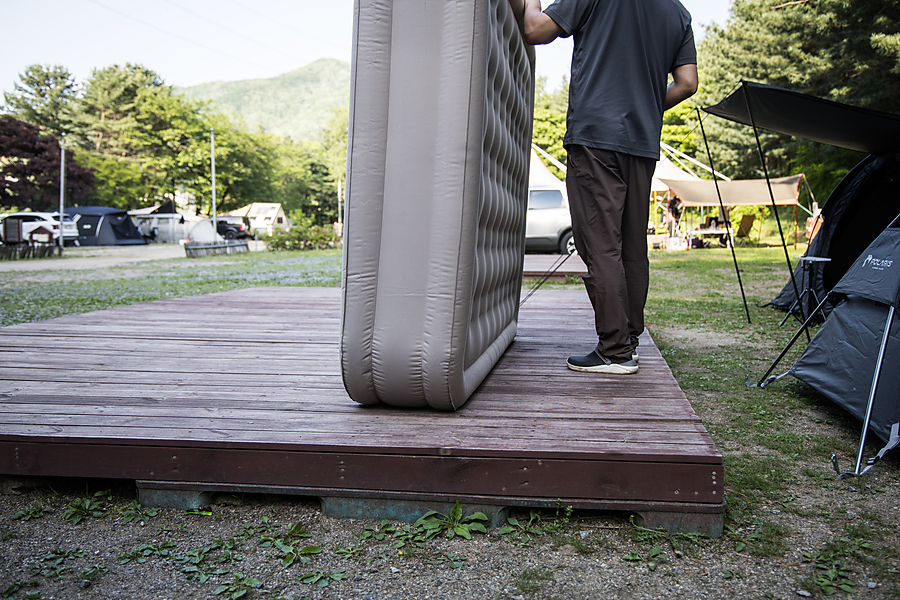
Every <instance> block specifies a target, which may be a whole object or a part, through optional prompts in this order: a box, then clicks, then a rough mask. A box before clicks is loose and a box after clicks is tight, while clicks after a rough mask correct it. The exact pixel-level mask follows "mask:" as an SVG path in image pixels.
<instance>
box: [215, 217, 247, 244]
mask: <svg viewBox="0 0 900 600" xmlns="http://www.w3.org/2000/svg"><path fill="white" fill-rule="evenodd" d="M216 231H217V232H218V234H219V235H221V236H222V237H223V238H225V239H226V240H237V239H245V238H252V237H253V232H252V231H250V219H248V218H247V217H237V216H233V215H221V216H217V217H216Z"/></svg>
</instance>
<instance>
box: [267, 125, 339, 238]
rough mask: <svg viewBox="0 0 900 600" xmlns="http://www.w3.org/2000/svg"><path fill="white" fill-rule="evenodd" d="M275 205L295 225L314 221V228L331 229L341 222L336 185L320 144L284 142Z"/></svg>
mask: <svg viewBox="0 0 900 600" xmlns="http://www.w3.org/2000/svg"><path fill="white" fill-rule="evenodd" d="M276 154H277V157H278V164H277V167H276V175H275V191H274V196H273V201H275V202H280V203H281V206H282V208H283V209H284V212H285V214H287V215H288V217H290V219H291V220H292V221H294V222H295V223H301V222H304V221H307V220H310V219H311V220H312V223H313V224H314V225H320V226H326V225H330V224H331V223H333V222H334V221H335V220H336V219H337V215H336V213H335V211H336V209H337V206H336V205H335V202H334V197H335V185H334V180H333V179H332V177H331V173H330V170H329V168H328V166H327V165H326V164H325V163H324V162H323V160H322V148H321V145H320V144H318V143H312V142H306V143H303V144H296V143H294V142H291V141H289V140H282V141H281V144H280V145H279V147H278V149H277V153H276Z"/></svg>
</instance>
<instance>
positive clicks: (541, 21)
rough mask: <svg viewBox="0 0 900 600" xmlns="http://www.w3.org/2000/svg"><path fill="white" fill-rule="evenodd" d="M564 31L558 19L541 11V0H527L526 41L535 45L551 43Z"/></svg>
mask: <svg viewBox="0 0 900 600" xmlns="http://www.w3.org/2000/svg"><path fill="white" fill-rule="evenodd" d="M562 33H563V30H562V27H560V26H559V25H557V24H556V21H554V20H553V19H551V18H550V17H548V16H547V15H545V14H544V13H543V12H541V0H525V41H526V42H527V43H529V44H531V45H533V46H537V45H539V44H549V43H550V42H552V41H553V40H555V39H556V38H558V37H559V36H560V35H561V34H562Z"/></svg>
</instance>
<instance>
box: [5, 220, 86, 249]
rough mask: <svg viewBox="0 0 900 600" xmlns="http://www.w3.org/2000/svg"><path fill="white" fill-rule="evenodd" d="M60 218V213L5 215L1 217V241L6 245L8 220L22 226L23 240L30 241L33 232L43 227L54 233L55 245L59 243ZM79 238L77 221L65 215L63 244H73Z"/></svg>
mask: <svg viewBox="0 0 900 600" xmlns="http://www.w3.org/2000/svg"><path fill="white" fill-rule="evenodd" d="M58 217H59V213H55V212H54V213H46V212H16V213H9V214H5V215H3V216H2V217H0V240H2V241H3V242H4V243H6V240H5V239H4V238H3V236H4V231H6V228H7V225H6V220H7V219H16V220H17V221H19V222H20V223H21V224H22V225H21V227H22V234H21V235H22V238H21V239H22V240H28V236H29V235H30V234H31V232H32V231H34V230H35V229H37V228H39V227H43V228H44V229H46V230H48V231H52V232H53V241H54V242H55V243H59V221H58V220H57V219H58ZM77 237H78V226H77V225H76V224H75V221H73V220H72V218H71V217H69V216H68V215H65V216H64V217H63V242H65V243H69V242H73V241H74V240H75V239H76V238H77Z"/></svg>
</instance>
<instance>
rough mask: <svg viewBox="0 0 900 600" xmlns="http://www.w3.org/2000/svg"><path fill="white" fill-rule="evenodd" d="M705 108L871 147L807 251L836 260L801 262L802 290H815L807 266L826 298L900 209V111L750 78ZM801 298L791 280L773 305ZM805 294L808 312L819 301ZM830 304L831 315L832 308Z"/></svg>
mask: <svg viewBox="0 0 900 600" xmlns="http://www.w3.org/2000/svg"><path fill="white" fill-rule="evenodd" d="M751 109H752V110H751ZM705 110H706V111H707V112H708V113H710V114H713V115H716V116H719V117H722V118H725V119H728V120H731V121H736V122H738V123H743V124H745V125H752V126H754V127H758V128H760V129H766V130H768V131H774V132H776V133H784V134H787V135H793V136H796V137H800V138H804V139H807V140H812V141H814V142H819V143H822V144H828V145H830V146H837V147H839V148H848V149H850V150H856V151H858V152H864V153H867V154H869V156H868V157H867V158H865V159H864V160H863V161H862V162H861V163H859V164H858V165H857V166H856V167H855V168H854V169H853V170H851V171H850V173H848V174H847V176H846V177H845V178H844V179H843V181H841V183H840V184H839V185H838V186H837V187H836V188H835V189H834V191H833V192H832V193H831V196H829V198H828V201H827V202H826V203H825V206H824V207H823V209H822V223H821V226H820V229H819V233H818V234H817V235H816V237H815V238H813V241H812V242H811V243H810V245H809V247H808V248H807V251H806V254H805V255H804V256H806V257H815V258H827V259H830V260H828V261H805V262H806V263H807V268H806V269H804V268H803V266H802V263H801V265H798V266H797V268H796V270H795V271H794V281H795V282H796V285H797V287H796V290H798V291H799V290H806V289H807V285H806V280H805V278H804V272H805V271H807V270H808V271H809V272H810V278H811V280H812V286H811V289H812V291H814V292H815V294H816V297H817V298H818V299H819V300H821V299H823V298H824V297H825V295H826V293H827V292H828V291H829V290H830V289H831V288H832V287H834V285H835V283H837V282H838V280H840V279H841V277H843V275H844V273H845V272H846V271H847V268H848V267H849V266H850V265H851V264H852V263H853V261H854V260H856V257H858V256H859V254H860V253H861V252H862V251H863V250H864V249H865V248H866V246H868V245H869V244H870V243H872V240H874V239H875V238H876V237H877V236H878V234H880V233H881V232H882V231H883V230H884V228H885V227H886V226H887V225H888V224H889V223H890V222H891V221H892V220H893V219H894V217H896V216H897V215H898V214H900V194H898V193H897V192H898V190H897V188H896V186H897V184H898V182H900V158H898V155H897V152H898V150H900V117H898V116H897V115H892V114H888V113H883V112H879V111H874V110H867V109H864V108H857V107H855V106H849V105H846V104H840V103H838V102H832V101H830V100H822V99H821V98H816V97H814V96H807V95H806V94H800V93H798V92H793V91H791V90H786V89H784V88H779V87H775V86H770V85H764V84H761V83H753V82H746V81H745V82H743V83H742V85H741V87H740V88H739V89H738V90H737V91H735V92H734V93H733V94H731V95H730V96H728V97H727V98H725V99H724V100H722V101H721V102H719V103H718V104H716V105H715V106H712V107H709V108H707V109H705ZM800 293H801V294H802V293H803V292H802V291H801V292H800ZM796 299H797V293H796V292H795V288H794V283H793V282H792V281H788V282H787V284H786V285H785V286H784V289H783V290H782V291H781V293H780V294H778V296H777V297H776V298H775V299H774V300H773V301H772V304H773V305H775V306H777V307H779V308H781V309H783V310H790V309H791V307H793V306H795V301H796ZM805 300H806V301H805V302H804V307H803V313H802V314H803V315H804V316H805V315H808V314H809V313H810V312H811V310H812V309H814V308H815V301H814V300H812V299H811V295H810V296H807V297H806V298H805ZM810 305H811V306H810ZM797 308H798V309H799V305H797ZM823 308H825V314H827V313H828V311H829V310H830V308H831V307H823ZM798 312H799V310H798Z"/></svg>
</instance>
